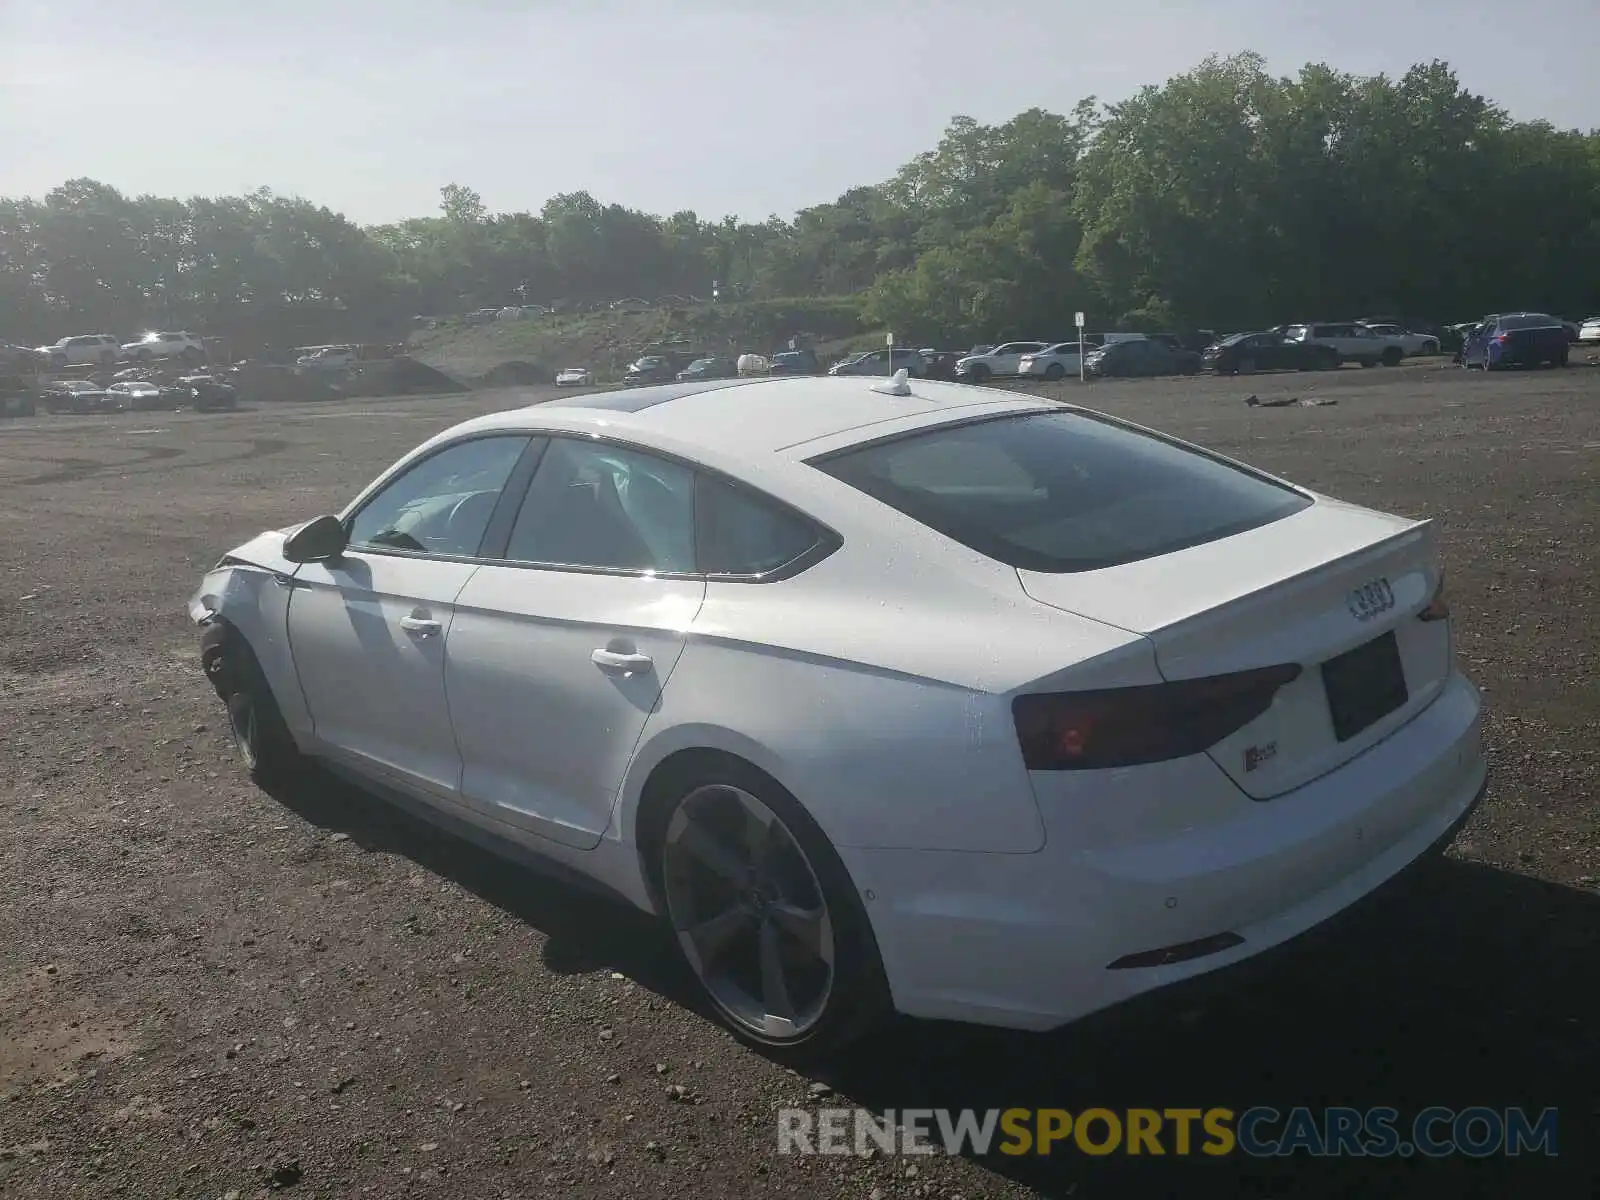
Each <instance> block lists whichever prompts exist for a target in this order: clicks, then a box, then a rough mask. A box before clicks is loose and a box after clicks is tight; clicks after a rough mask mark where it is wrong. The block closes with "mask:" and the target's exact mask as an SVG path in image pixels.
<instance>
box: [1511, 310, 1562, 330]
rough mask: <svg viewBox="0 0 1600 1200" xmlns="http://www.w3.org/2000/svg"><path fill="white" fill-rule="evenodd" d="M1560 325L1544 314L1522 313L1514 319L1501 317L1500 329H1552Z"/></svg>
mask: <svg viewBox="0 0 1600 1200" xmlns="http://www.w3.org/2000/svg"><path fill="white" fill-rule="evenodd" d="M1560 324H1561V322H1560V321H1558V320H1556V319H1555V318H1554V317H1549V316H1546V315H1545V314H1544V313H1523V314H1522V315H1520V316H1516V317H1501V318H1500V328H1501V329H1554V328H1556V327H1557V326H1559V325H1560Z"/></svg>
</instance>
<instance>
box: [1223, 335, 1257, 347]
mask: <svg viewBox="0 0 1600 1200" xmlns="http://www.w3.org/2000/svg"><path fill="white" fill-rule="evenodd" d="M1255 336H1256V335H1255V334H1253V333H1235V334H1233V335H1232V336H1230V337H1225V338H1223V339H1222V340H1221V341H1220V342H1218V343H1217V345H1219V346H1237V345H1238V344H1239V343H1240V342H1244V341H1248V340H1249V339H1250V338H1253V337H1255Z"/></svg>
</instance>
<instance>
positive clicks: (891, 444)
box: [812, 412, 1311, 573]
mask: <svg viewBox="0 0 1600 1200" xmlns="http://www.w3.org/2000/svg"><path fill="white" fill-rule="evenodd" d="M812 465H813V466H816V467H817V468H819V469H820V470H822V471H825V472H827V473H828V474H830V475H832V476H834V477H835V478H837V479H839V480H841V481H843V482H844V483H847V484H850V485H851V486H852V487H855V488H858V489H860V490H861V491H862V492H864V493H866V494H867V495H869V496H871V497H873V498H874V499H877V500H879V501H881V502H882V503H884V504H887V505H889V506H890V507H891V508H894V509H897V510H899V511H900V512H902V513H904V514H905V515H906V516H909V517H911V518H912V519H913V520H916V521H919V522H921V523H922V524H924V525H927V526H928V527H930V528H932V529H934V530H936V531H937V532H939V533H941V534H943V535H944V536H946V537H948V538H951V539H952V540H954V541H957V542H959V543H961V544H962V545H964V546H967V547H968V548H970V549H972V550H976V551H977V552H978V553H980V554H984V555H986V556H988V557H989V558H992V559H996V560H998V561H1000V562H1003V563H1006V564H1007V565H1009V566H1013V567H1018V568H1021V569H1024V570H1032V571H1044V572H1052V573H1063V572H1072V571H1093V570H1100V569H1103V568H1106V567H1113V566H1117V565H1119V564H1122V563H1128V562H1137V561H1139V560H1140V559H1145V558H1152V557H1156V556H1158V555H1162V554H1169V553H1172V552H1173V551H1176V550H1181V549H1184V548H1185V547H1189V546H1196V545H1201V544H1203V543H1206V542H1210V541H1214V540H1216V539H1218V538H1223V537H1229V536H1231V535H1233V534H1237V533H1243V532H1244V531H1246V530H1249V529H1254V528H1257V527H1259V526H1261V525H1265V524H1268V523H1270V522H1272V521H1276V520H1279V519H1281V518H1283V517H1286V516H1288V515H1290V514H1291V513H1294V512H1298V511H1300V510H1301V509H1303V508H1305V507H1306V506H1308V505H1309V504H1310V503H1311V501H1310V500H1309V499H1307V498H1306V497H1305V496H1303V495H1301V494H1300V493H1298V492H1295V491H1294V490H1292V489H1290V488H1288V487H1286V486H1284V485H1281V484H1277V483H1274V482H1272V481H1270V480H1267V479H1263V478H1261V477H1260V476H1257V475H1254V474H1252V473H1249V472H1247V471H1244V470H1242V469H1240V468H1238V467H1234V466H1231V465H1229V464H1227V463H1223V462H1219V461H1217V460H1216V459H1214V458H1211V457H1209V456H1208V455H1204V454H1200V453H1197V452H1195V451H1192V450H1188V449H1185V448H1183V447H1181V446H1176V445H1173V444H1172V443H1170V442H1167V441H1164V440H1163V439H1161V438H1158V437H1155V436H1152V435H1150V434H1145V433H1140V432H1138V431H1136V430H1132V429H1127V428H1125V427H1123V426H1120V425H1117V424H1114V423H1112V422H1110V421H1107V420H1103V419H1101V418H1097V417H1094V416H1091V415H1089V414H1085V413H1075V412H1063V413H1054V412H1052V413H1030V414H1027V415H1024V416H1008V417H1001V418H991V419H988V420H984V421H977V422H970V423H965V424H961V425H957V426H954V427H947V428H942V429H933V430H928V431H922V432H918V433H915V434H912V435H910V436H907V437H903V438H897V439H894V440H892V441H887V442H881V443H879V444H877V445H870V446H866V447H863V448H861V449H858V450H849V451H844V452H842V453H837V454H833V455H829V456H826V457H825V458H822V459H818V460H813V462H812Z"/></svg>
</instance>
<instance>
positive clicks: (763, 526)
mask: <svg viewBox="0 0 1600 1200" xmlns="http://www.w3.org/2000/svg"><path fill="white" fill-rule="evenodd" d="M695 486H696V491H695V512H694V517H695V543H696V548H697V558H698V562H699V567H700V570H701V571H703V572H705V573H706V574H707V575H765V574H767V573H768V572H770V571H776V570H778V569H779V568H780V567H786V566H788V565H789V564H790V563H792V562H794V561H795V559H797V558H799V557H800V556H801V555H802V554H805V553H806V552H807V551H808V550H810V549H811V548H812V547H813V546H815V545H816V544H817V542H818V541H819V540H820V534H819V532H818V530H817V528H816V527H815V526H814V525H812V524H811V522H809V521H807V520H806V519H805V518H804V517H801V516H799V515H798V514H796V513H791V512H789V511H787V510H786V509H784V508H781V507H780V506H778V505H777V504H775V503H772V502H770V501H768V500H765V499H763V498H762V497H760V496H757V495H755V494H754V493H752V492H750V491H748V490H746V489H744V488H740V487H736V486H734V485H733V484H731V483H728V482H727V481H726V480H722V479H718V478H716V477H715V476H712V475H706V474H704V473H702V474H700V475H699V476H698V478H697V482H696V485H695Z"/></svg>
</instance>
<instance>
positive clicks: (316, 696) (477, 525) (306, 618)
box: [289, 434, 532, 800]
mask: <svg viewBox="0 0 1600 1200" xmlns="http://www.w3.org/2000/svg"><path fill="white" fill-rule="evenodd" d="M531 444H532V439H530V438H529V437H528V436H526V435H515V436H512V435H504V434H501V435H494V436H489V437H475V438H470V439H467V440H464V441H460V442H455V443H452V444H450V445H447V446H445V447H443V448H441V449H438V450H436V451H434V452H432V453H431V454H429V455H428V456H427V457H425V458H422V459H420V460H418V461H417V462H414V463H411V464H409V465H408V466H406V467H405V468H403V469H402V470H401V472H400V473H399V474H398V475H396V476H395V478H393V479H392V480H390V481H388V482H387V483H385V484H384V485H383V486H382V487H381V488H379V489H378V490H377V491H376V492H374V493H373V494H372V495H371V496H370V497H369V498H367V499H366V500H365V501H364V502H363V503H362V504H361V505H360V507H359V508H357V509H356V511H354V512H353V513H351V514H349V515H348V516H347V517H346V520H345V527H346V529H347V530H348V531H349V545H348V546H347V548H346V549H345V551H344V553H343V554H341V555H340V556H339V557H338V558H337V559H334V560H332V561H329V562H322V563H307V564H305V565H303V566H302V567H301V568H300V569H299V570H298V571H296V572H295V575H294V578H293V580H292V588H293V594H292V595H291V597H290V601H289V645H290V650H291V652H292V654H293V656H294V665H295V672H296V674H297V675H298V677H299V680H300V688H301V692H302V693H303V695H304V698H305V702H306V707H307V708H308V709H309V710H310V713H311V720H312V729H313V732H314V733H315V736H316V738H317V740H318V742H319V743H320V744H321V746H322V748H323V749H324V750H325V752H326V753H327V754H328V755H329V756H330V757H332V758H334V759H336V760H339V761H342V762H344V763H345V764H347V765H349V766H352V767H354V768H355V769H357V770H359V771H361V772H362V773H364V774H368V775H372V776H374V777H376V778H378V779H379V780H380V781H382V782H385V783H391V784H394V785H396V786H398V787H400V788H402V789H404V790H406V791H409V792H412V793H414V794H417V795H421V796H424V797H427V798H431V799H445V800H451V799H455V798H457V797H459V792H460V785H461V756H460V754H459V752H458V750H457V748H456V742H455V735H454V732H453V730H452V728H451V724H450V713H449V709H448V706H447V705H446V703H445V669H444V668H445V653H446V650H445V648H446V644H447V638H448V635H449V632H450V623H451V619H452V617H453V615H454V612H455V599H456V595H457V593H459V592H460V591H461V588H462V587H463V585H465V584H466V582H467V580H468V579H470V578H471V577H472V573H473V571H475V570H476V569H477V565H476V555H477V553H478V550H479V547H480V544H481V543H482V541H483V539H484V536H485V534H486V533H487V531H488V529H489V523H490V519H491V516H492V515H493V513H494V511H495V509H496V506H497V505H498V504H499V502H500V499H501V493H502V490H503V488H504V487H505V485H506V484H507V482H508V481H509V480H510V479H511V478H512V476H513V474H514V473H517V470H518V467H519V464H523V466H522V478H523V479H524V480H525V479H526V473H527V472H528V471H531V469H532V467H531V463H528V462H527V461H526V460H527V456H528V455H529V454H530V453H531Z"/></svg>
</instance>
